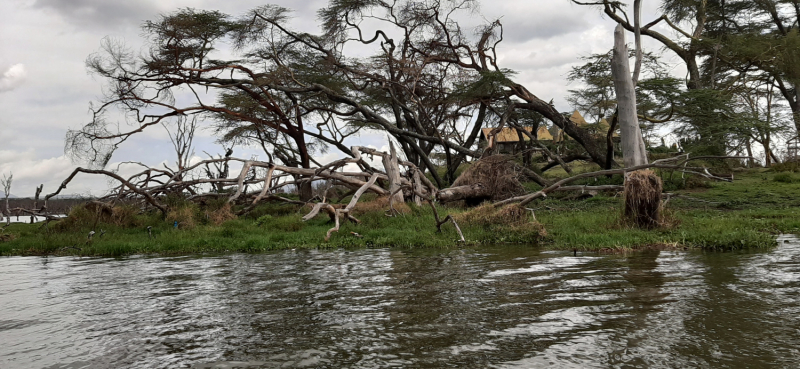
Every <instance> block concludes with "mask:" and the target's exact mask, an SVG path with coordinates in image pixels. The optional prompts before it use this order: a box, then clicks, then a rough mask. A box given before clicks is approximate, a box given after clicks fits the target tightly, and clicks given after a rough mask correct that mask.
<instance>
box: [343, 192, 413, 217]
mask: <svg viewBox="0 0 800 369" xmlns="http://www.w3.org/2000/svg"><path fill="white" fill-rule="evenodd" d="M343 207H344V206H343ZM394 209H395V210H397V211H398V212H400V213H401V214H408V213H410V212H411V208H409V207H408V205H406V203H395V204H394ZM387 210H389V197H388V196H382V197H379V198H377V199H375V200H372V201H365V202H359V203H356V206H355V208H353V214H364V213H373V212H384V211H387Z"/></svg>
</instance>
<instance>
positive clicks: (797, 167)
mask: <svg viewBox="0 0 800 369" xmlns="http://www.w3.org/2000/svg"><path fill="white" fill-rule="evenodd" d="M769 169H770V170H771V171H773V172H776V173H780V172H793V173H797V172H800V161H787V162H785V163H778V164H774V165H773V166H772V167H770V168H769Z"/></svg>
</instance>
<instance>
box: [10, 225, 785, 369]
mask: <svg viewBox="0 0 800 369" xmlns="http://www.w3.org/2000/svg"><path fill="white" fill-rule="evenodd" d="M779 242H780V246H779V247H777V248H776V249H773V250H768V251H761V252H736V253H702V252H668V251H660V252H659V251H652V252H645V253H634V254H630V255H597V254H578V255H577V256H573V254H572V253H571V252H570V253H566V252H544V251H540V250H538V249H536V248H530V247H502V248H478V249H468V250H458V251H449V250H447V251H443V250H436V251H430V250H428V251H425V250H422V251H419V250H388V249H379V250H357V251H344V250H340V251H286V252H277V253H268V254H258V255H244V254H237V255H224V256H216V257H177V258H162V257H135V258H128V259H107V258H63V257H62V258H53V257H50V258H38V257H11V258H2V259H0V343H1V344H0V368H176V367H197V368H234V367H248V368H260V367H264V368H272V367H281V366H284V367H348V368H385V367H415V368H441V367H464V368H486V367H492V368H528V367H545V366H554V367H562V368H571V367H575V368H586V367H589V368H591V367H598V368H606V367H619V368H628V367H630V368H633V367H650V368H660V367H663V368H675V367H715V368H717V367H731V368H734V367H764V368H766V367H775V368H796V367H798V363H800V242H798V240H797V239H796V238H792V237H782V238H780V239H779Z"/></svg>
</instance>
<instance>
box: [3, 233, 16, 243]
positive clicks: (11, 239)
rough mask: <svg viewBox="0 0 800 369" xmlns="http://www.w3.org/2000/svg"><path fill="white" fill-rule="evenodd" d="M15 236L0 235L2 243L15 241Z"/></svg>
mask: <svg viewBox="0 0 800 369" xmlns="http://www.w3.org/2000/svg"><path fill="white" fill-rule="evenodd" d="M15 238H16V237H14V235H13V234H10V233H0V242H11V241H13V240H14V239H15Z"/></svg>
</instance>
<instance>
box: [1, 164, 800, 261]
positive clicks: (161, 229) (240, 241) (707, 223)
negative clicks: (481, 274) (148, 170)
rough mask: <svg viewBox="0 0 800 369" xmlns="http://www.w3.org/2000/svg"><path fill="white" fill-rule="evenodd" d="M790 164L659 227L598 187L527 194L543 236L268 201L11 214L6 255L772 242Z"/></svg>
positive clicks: (784, 223) (790, 189)
mask: <svg viewBox="0 0 800 369" xmlns="http://www.w3.org/2000/svg"><path fill="white" fill-rule="evenodd" d="M782 174H786V173H773V172H771V171H764V170H754V171H748V172H743V173H736V178H737V179H736V181H734V182H733V183H705V184H703V185H702V186H703V187H702V188H694V189H688V190H675V191H670V192H672V193H674V194H676V195H679V196H677V197H673V199H672V200H670V202H669V204H668V207H667V215H668V217H669V219H671V220H672V222H671V223H672V225H671V226H668V227H664V228H662V229H656V230H640V229H632V228H630V227H626V226H624V225H623V224H622V222H621V221H620V209H621V201H622V200H621V198H620V197H611V196H604V195H600V196H597V197H594V198H590V199H588V200H566V199H563V198H561V199H559V198H553V197H550V198H547V199H546V200H544V201H538V202H533V203H531V204H529V205H528V207H529V208H533V209H535V215H536V219H537V220H538V221H539V222H540V223H541V224H542V225H543V226H544V228H545V229H546V231H547V235H546V236H545V237H540V236H538V233H537V230H536V229H535V227H534V226H533V225H531V226H530V227H527V229H526V227H521V228H520V227H506V226H505V225H504V224H497V225H491V226H487V225H475V224H460V226H461V228H462V230H463V232H464V236H465V238H466V239H467V243H466V244H462V243H459V242H457V239H458V235H457V233H456V231H455V229H454V227H453V225H452V224H451V223H447V224H445V225H443V226H442V230H443V231H442V232H441V233H437V232H436V227H435V223H434V217H433V214H432V212H431V210H430V209H429V208H427V207H423V208H417V207H415V206H413V205H412V206H411V212H410V213H408V214H405V215H400V216H396V217H387V216H386V215H384V213H383V212H382V211H372V212H367V213H362V214H357V215H356V217H357V218H359V219H360V220H361V221H362V223H361V224H358V225H356V224H351V223H344V224H343V225H342V227H341V229H340V231H339V232H338V233H334V234H333V236H332V237H331V239H330V241H327V242H326V241H324V237H325V234H326V232H327V231H328V229H330V228H331V227H333V225H332V224H331V223H330V222H328V218H327V216H325V215H319V216H318V217H317V218H315V219H312V220H310V221H308V222H301V220H300V218H301V216H302V215H304V213H305V210H304V211H298V210H296V209H295V208H292V207H289V206H285V205H275V204H265V205H263V206H261V207H259V208H257V209H256V210H255V211H254V212H253V214H252V215H251V216H248V217H243V218H239V219H235V220H231V221H228V222H225V223H223V224H222V225H220V226H215V225H211V224H199V225H197V226H195V227H194V228H192V229H186V230H185V229H174V228H173V227H172V225H171V223H168V222H166V221H163V220H161V219H160V218H159V217H156V216H139V218H136V219H126V221H127V223H126V224H128V225H127V226H124V227H123V226H114V225H111V224H99V225H98V226H97V227H96V228H97V229H96V230H97V231H98V232H99V231H100V230H101V229H103V230H105V231H106V234H105V235H103V236H102V237H99V234H98V235H96V236H95V238H94V240H92V241H91V242H88V241H87V234H88V232H89V231H90V230H91V229H92V226H93V225H94V224H93V221H86V219H84V221H82V222H74V223H72V225H70V226H69V227H63V226H62V227H57V226H54V225H52V224H51V226H50V227H49V229H42V228H40V225H38V224H36V225H31V224H13V225H11V226H10V227H9V228H7V229H6V230H5V232H3V233H4V234H3V235H0V255H77V256H113V257H116V256H125V255H133V254H159V255H181V254H209V253H211V254H214V253H229V252H264V251H270V250H280V249H299V248H363V247H403V248H410V247H414V248H456V247H465V246H467V247H469V246H475V245H481V244H499V243H526V244H530V245H535V246H542V247H545V248H551V249H579V250H630V249H638V248H646V247H666V248H704V249H716V250H729V249H738V248H761V247H771V246H773V245H775V235H776V234H779V233H800V196H798V195H800V182H798V181H794V180H792V181H784V180H781V179H780V178H781V175H782ZM662 175H663V176H664V177H667V176H668V175H667V174H662ZM776 178H777V179H776ZM617 180H618V179H616V178H610V179H601V181H617ZM676 180H679V179H676V178H673V181H672V182H670V184H671V185H674V186H675V187H681V184H680V183H677V182H676ZM566 195H567V194H565V195H564V196H566ZM463 211H464V210H461V209H444V208H441V210H440V213H441V216H445V215H446V214H448V213H450V214H458V213H460V212H463ZM85 216H86V215H85V214H84V217H85ZM89 220H91V218H90V219H89ZM148 225H150V226H152V227H153V233H154V235H155V237H153V238H150V237H149V236H148V234H147V231H146V226H148ZM59 228H62V229H61V230H59ZM351 232H357V233H358V234H360V235H361V236H362V237H357V236H355V235H353V234H351ZM9 238H12V239H11V240H8V239H9ZM2 240H5V241H2Z"/></svg>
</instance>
